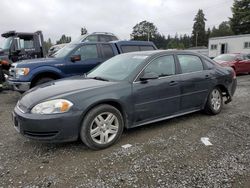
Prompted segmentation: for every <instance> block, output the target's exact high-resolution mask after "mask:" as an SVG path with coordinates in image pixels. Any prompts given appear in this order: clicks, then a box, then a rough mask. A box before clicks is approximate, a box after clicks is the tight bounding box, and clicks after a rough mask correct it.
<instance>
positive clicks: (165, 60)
mask: <svg viewBox="0 0 250 188" xmlns="http://www.w3.org/2000/svg"><path fill="white" fill-rule="evenodd" d="M144 72H145V73H150V72H154V73H156V74H157V75H158V76H159V77H164V76H171V75H174V74H175V62H174V57H173V56H172V55H169V56H162V57H159V58H157V59H155V60H154V61H153V62H151V63H150V64H149V65H148V66H147V67H146V69H145V70H144Z"/></svg>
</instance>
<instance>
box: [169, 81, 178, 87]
mask: <svg viewBox="0 0 250 188" xmlns="http://www.w3.org/2000/svg"><path fill="white" fill-rule="evenodd" d="M177 84H178V82H176V81H170V82H169V85H170V86H174V85H177Z"/></svg>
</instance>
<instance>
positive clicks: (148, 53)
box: [126, 50, 203, 56]
mask: <svg viewBox="0 0 250 188" xmlns="http://www.w3.org/2000/svg"><path fill="white" fill-rule="evenodd" d="M174 53H178V54H193V55H198V56H203V55H202V54H199V53H196V52H190V51H185V50H151V51H136V52H129V53H126V54H134V55H147V56H154V55H160V54H166V55H167V54H174Z"/></svg>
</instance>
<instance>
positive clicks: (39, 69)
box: [30, 66, 64, 80]
mask: <svg viewBox="0 0 250 188" xmlns="http://www.w3.org/2000/svg"><path fill="white" fill-rule="evenodd" d="M43 73H53V74H55V75H57V76H58V77H60V78H62V77H64V74H63V73H62V71H61V70H59V69H57V68H55V67H52V66H42V67H37V68H35V69H32V70H31V72H30V75H31V77H30V80H33V79H34V78H35V77H36V76H37V75H39V74H43Z"/></svg>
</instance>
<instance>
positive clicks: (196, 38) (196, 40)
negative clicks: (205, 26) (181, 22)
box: [195, 32, 198, 47]
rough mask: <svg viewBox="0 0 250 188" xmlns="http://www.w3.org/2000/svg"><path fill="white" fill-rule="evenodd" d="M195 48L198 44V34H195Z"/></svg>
mask: <svg viewBox="0 0 250 188" xmlns="http://www.w3.org/2000/svg"><path fill="white" fill-rule="evenodd" d="M195 35H196V36H195V46H196V47H197V43H198V32H195Z"/></svg>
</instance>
